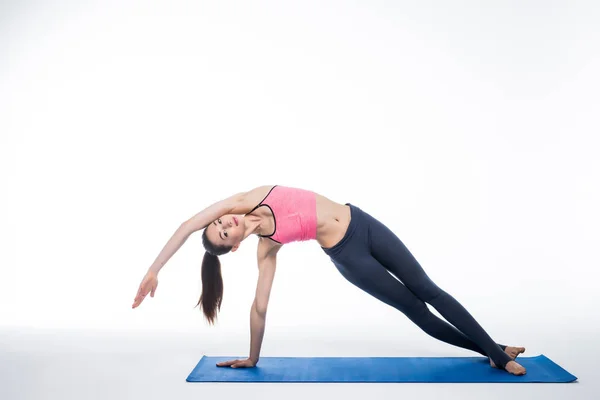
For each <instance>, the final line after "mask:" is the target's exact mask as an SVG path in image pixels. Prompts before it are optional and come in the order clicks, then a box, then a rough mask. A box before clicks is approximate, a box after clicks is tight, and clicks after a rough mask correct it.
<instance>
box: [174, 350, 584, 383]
mask: <svg viewBox="0 0 600 400" xmlns="http://www.w3.org/2000/svg"><path fill="white" fill-rule="evenodd" d="M236 358H239V359H245V358H246V357H241V358H240V357H207V356H203V357H202V358H201V359H200V361H199V362H198V364H197V365H196V367H195V368H194V369H193V370H192V372H191V373H190V375H189V376H188V377H187V379H186V381H187V382H430V383H433V382H446V383H447V382H461V383H464V382H478V383H479V382H502V383H507V382H509V383H510V382H513V383H525V382H527V383H530V382H573V381H575V380H576V379H577V377H575V376H574V375H571V374H570V373H569V372H567V371H565V370H564V369H563V368H561V367H560V366H559V365H557V364H556V363H554V362H553V361H552V360H550V359H549V358H547V357H546V356H544V355H543V354H542V355H539V356H536V357H518V358H517V361H518V362H519V364H521V365H522V366H524V367H525V368H526V369H527V373H526V374H525V375H522V376H515V375H511V374H509V373H508V372H506V371H503V370H499V369H497V368H492V367H491V366H490V362H489V360H488V359H487V358H485V357H261V359H260V361H259V362H258V364H257V365H256V366H255V367H253V368H231V367H217V366H216V364H217V363H218V362H221V361H227V360H234V359H236Z"/></svg>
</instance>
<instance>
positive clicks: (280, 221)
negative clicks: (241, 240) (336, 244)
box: [248, 185, 317, 244]
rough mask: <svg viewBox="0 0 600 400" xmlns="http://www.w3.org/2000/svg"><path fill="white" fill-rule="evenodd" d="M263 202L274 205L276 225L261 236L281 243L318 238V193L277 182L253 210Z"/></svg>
mask: <svg viewBox="0 0 600 400" xmlns="http://www.w3.org/2000/svg"><path fill="white" fill-rule="evenodd" d="M262 206H265V207H269V208H270V209H271V212H272V213H273V219H274V221H275V223H274V224H275V228H274V230H273V233H272V234H270V235H258V236H260V237H266V238H269V239H271V240H274V241H275V242H277V243H281V244H285V243H290V242H295V241H298V242H300V241H305V240H310V239H316V237H317V197H316V195H315V193H314V192H311V191H309V190H305V189H298V188H292V187H287V186H280V185H275V186H273V187H272V188H271V190H270V191H269V193H268V194H267V195H266V196H265V198H264V199H263V200H262V201H261V202H260V203H259V204H258V205H257V206H256V207H254V208H253V209H252V211H254V210H256V209H257V208H258V207H262ZM252 211H250V213H251V212H252ZM250 213H248V214H250Z"/></svg>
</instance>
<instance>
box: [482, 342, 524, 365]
mask: <svg viewBox="0 0 600 400" xmlns="http://www.w3.org/2000/svg"><path fill="white" fill-rule="evenodd" d="M504 352H505V353H506V354H508V356H509V357H510V358H512V359H513V360H514V359H515V358H517V356H518V355H519V354H521V353H525V347H513V346H506V349H504ZM490 365H491V366H492V367H493V368H497V367H496V364H495V363H494V362H493V361H492V359H491V358H490Z"/></svg>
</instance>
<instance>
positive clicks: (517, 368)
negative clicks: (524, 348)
mask: <svg viewBox="0 0 600 400" xmlns="http://www.w3.org/2000/svg"><path fill="white" fill-rule="evenodd" d="M504 369H506V371H507V372H508V373H510V374H513V375H525V374H526V373H527V370H526V369H525V367H523V366H522V365H521V364H519V363H517V362H516V361H509V362H508V363H507V364H506V367H504Z"/></svg>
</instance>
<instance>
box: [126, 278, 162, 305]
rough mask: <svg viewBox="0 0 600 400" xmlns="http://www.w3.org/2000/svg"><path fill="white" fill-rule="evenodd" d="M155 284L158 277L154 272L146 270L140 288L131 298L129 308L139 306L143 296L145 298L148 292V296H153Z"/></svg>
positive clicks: (156, 284)
mask: <svg viewBox="0 0 600 400" xmlns="http://www.w3.org/2000/svg"><path fill="white" fill-rule="evenodd" d="M157 286H158V278H157V276H156V273H155V272H151V271H148V272H147V273H146V276H144V279H143V280H142V283H140V288H139V289H138V292H137V295H136V296H135V299H134V300H133V304H132V306H131V308H136V307H137V306H139V305H140V304H141V303H142V301H144V298H146V295H147V294H148V292H149V293H150V297H154V292H156V287H157Z"/></svg>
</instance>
